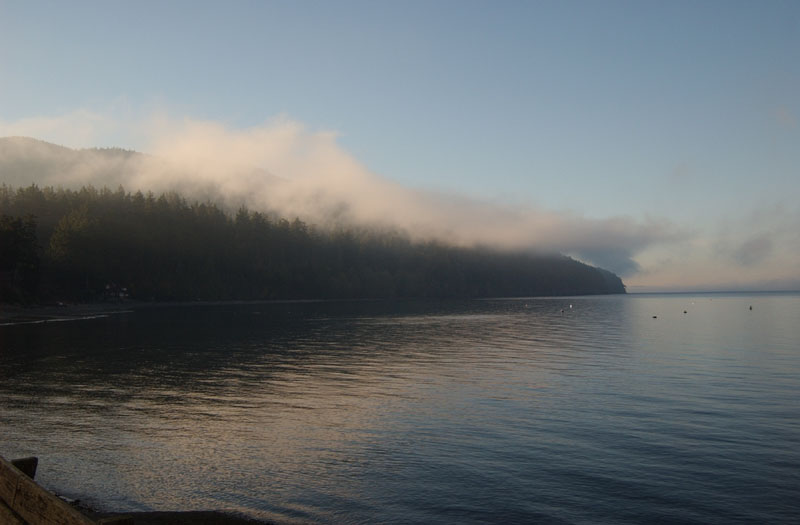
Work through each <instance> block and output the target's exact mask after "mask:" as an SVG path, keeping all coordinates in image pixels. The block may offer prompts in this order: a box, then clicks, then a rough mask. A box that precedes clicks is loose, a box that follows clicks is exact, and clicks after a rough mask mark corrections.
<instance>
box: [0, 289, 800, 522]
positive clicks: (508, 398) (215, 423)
mask: <svg viewBox="0 0 800 525" xmlns="http://www.w3.org/2000/svg"><path fill="white" fill-rule="evenodd" d="M750 306H752V310H751V309H750ZM684 310H685V311H686V313H685V314H684ZM653 316H656V317H655V318H654V317H653ZM0 454H1V455H3V456H5V457H7V458H11V457H21V456H26V455H36V456H39V458H40V469H39V473H38V474H37V479H38V480H39V481H40V482H41V483H42V484H44V485H45V486H47V487H49V488H51V489H53V490H55V491H56V492H59V493H61V494H65V495H68V496H71V497H80V498H82V499H83V500H85V501H87V502H89V503H91V504H93V505H95V506H98V507H101V508H105V509H108V510H123V511H131V510H189V509H228V510H234V511H238V512H241V513H244V514H247V515H249V516H253V517H260V518H268V519H272V520H275V521H279V522H301V523H305V522H322V523H485V522H494V523H499V522H509V523H511V522H516V523H532V522H533V523H598V522H602V523H650V522H676V523H678V522H680V523H732V522H750V523H776V522H797V521H799V520H800V295H798V294H741V295H728V294H713V295H652V296H648V295H630V296H608V297H573V298H557V299H556V298H552V299H518V300H483V301H465V302H442V303H434V302H408V303H388V302H360V303H359V302H351V303H339V302H330V303H276V304H243V305H216V306H215V305H198V306H190V307H187V306H182V307H177V306H175V307H154V308H146V309H137V310H135V311H132V312H129V313H121V314H115V315H111V316H108V317H102V318H97V319H87V320H81V321H73V322H57V323H55V322H54V323H43V324H29V325H11V326H8V325H7V326H0Z"/></svg>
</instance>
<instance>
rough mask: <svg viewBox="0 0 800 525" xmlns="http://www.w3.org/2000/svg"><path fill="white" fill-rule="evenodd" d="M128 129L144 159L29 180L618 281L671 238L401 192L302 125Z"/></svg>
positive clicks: (42, 122) (92, 164)
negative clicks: (505, 253) (355, 230)
mask: <svg viewBox="0 0 800 525" xmlns="http://www.w3.org/2000/svg"><path fill="white" fill-rule="evenodd" d="M70 123H74V126H72V125H70ZM128 125H129V126H130V127H131V128H134V129H135V130H136V133H138V134H140V135H141V136H144V137H147V139H146V140H145V141H144V142H143V143H142V145H141V148H142V149H143V150H144V151H146V152H147V153H148V155H123V154H116V155H111V154H108V153H107V152H105V153H104V152H97V151H82V152H80V155H78V153H77V152H74V151H72V150H67V151H62V150H58V151H49V153H48V154H49V155H52V156H54V157H53V159H51V160H53V162H51V165H52V166H55V165H56V164H57V163H56V162H55V160H56V157H58V156H59V155H62V156H63V159H67V162H66V163H63V162H62V164H61V165H60V166H59V168H58V169H51V170H49V171H48V170H47V169H40V170H39V171H38V172H37V171H35V170H34V171H30V173H36V174H37V175H36V177H37V180H32V181H30V182H36V183H39V184H48V185H65V186H75V185H80V184H93V185H96V186H103V185H107V186H110V187H116V186H117V185H118V184H121V185H123V186H124V187H125V188H126V189H128V190H133V191H135V190H137V189H141V190H145V191H147V190H151V191H154V192H160V191H168V190H176V191H180V192H181V193H184V194H187V195H188V196H192V197H196V198H216V199H221V200H223V201H224V202H226V203H227V204H228V205H230V206H232V207H233V206H239V205H241V204H245V205H247V206H248V207H250V208H251V209H256V210H270V211H275V212H277V213H279V214H280V215H283V216H287V217H295V216H297V217H300V218H302V219H304V220H306V221H308V222H312V223H315V224H318V225H321V226H323V227H324V226H331V225H341V224H344V225H358V226H361V227H370V228H383V229H393V230H400V231H403V232H405V233H407V234H408V235H409V236H411V237H412V238H413V239H415V240H418V241H426V240H432V239H437V240H441V241H444V242H448V243H451V244H455V245H461V246H476V245H480V246H487V247H493V248H497V249H515V250H529V251H537V252H559V253H565V254H568V255H572V256H575V257H577V258H579V259H581V260H584V261H586V262H589V263H593V264H597V265H600V266H602V267H605V268H607V269H610V270H612V271H615V272H618V273H619V274H621V275H631V274H633V273H635V272H637V271H638V270H639V269H640V268H639V264H638V263H637V262H636V260H635V257H636V256H637V254H638V253H639V252H641V251H642V250H643V249H646V248H647V247H649V246H652V245H654V244H658V243H663V242H669V241H671V240H673V239H674V238H676V236H680V235H681V233H680V232H678V231H677V230H676V228H675V227H674V226H672V225H671V224H670V223H669V222H667V221H644V222H642V221H635V220H633V219H631V218H628V217H612V218H607V219H601V220H595V219H588V218H585V217H582V216H580V215H577V214H574V213H567V212H559V211H553V210H547V209H542V208H537V207H532V206H529V207H525V206H510V205H507V204H504V203H501V202H493V201H488V200H480V199H475V198H470V197H466V196H463V195H457V194H444V193H441V192H439V193H437V192H432V191H428V190H425V189H419V188H410V187H406V186H403V185H401V184H399V183H397V182H394V181H391V180H388V179H385V178H382V177H380V176H378V175H376V174H375V173H373V172H371V171H370V170H369V169H368V168H367V167H366V166H364V165H363V164H361V163H360V162H359V161H358V160H357V159H355V158H354V157H353V156H352V155H350V154H349V153H348V152H346V151H345V150H343V149H342V148H341V147H340V146H339V144H338V142H337V135H336V133H334V132H331V131H325V130H322V131H320V130H311V129H309V128H308V127H306V126H304V125H303V124H301V123H299V122H296V121H294V120H291V119H289V118H287V117H278V118H275V119H273V120H271V121H268V122H266V123H265V124H263V125H260V126H254V127H250V128H246V129H232V128H230V127H228V126H225V125H223V124H221V123H218V122H209V121H199V120H192V119H173V118H169V117H168V116H164V115H155V116H150V117H148V118H146V119H142V120H138V121H136V122H132V123H128ZM121 126H122V124H121V123H119V122H115V121H114V119H113V118H107V117H103V116H102V115H98V114H94V113H91V112H88V111H78V112H73V113H70V114H68V115H65V116H63V117H60V118H51V119H45V118H40V119H27V120H25V121H19V122H14V123H2V122H0V133H4V134H15V135H20V134H29V135H34V136H38V137H43V138H46V139H48V140H54V141H57V140H58V137H60V136H61V135H59V134H61V133H65V132H67V131H69V130H73V129H77V130H79V133H78V134H77V135H73V141H72V142H68V144H70V145H74V144H76V142H79V143H80V145H85V141H87V140H92V139H96V138H97V137H98V135H100V134H103V133H119V132H120V129H119V128H120V127H121ZM70 132H71V131H70ZM75 137H78V138H75ZM61 142H62V143H63V137H62V141H61ZM45 149H46V148H45ZM7 182H8V181H7ZM11 182H12V183H15V184H20V182H21V181H11Z"/></svg>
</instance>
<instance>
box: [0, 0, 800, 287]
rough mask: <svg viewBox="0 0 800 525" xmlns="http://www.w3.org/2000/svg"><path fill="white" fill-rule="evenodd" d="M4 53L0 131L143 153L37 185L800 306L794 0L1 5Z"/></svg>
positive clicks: (799, 42) (799, 50) (799, 72)
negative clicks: (263, 215) (550, 262)
mask: <svg viewBox="0 0 800 525" xmlns="http://www.w3.org/2000/svg"><path fill="white" fill-rule="evenodd" d="M156 13H157V14H156ZM0 50H2V51H0V137H2V136H29V137H35V138H37V139H42V140H46V141H49V142H53V143H56V144H62V145H65V146H68V147H71V148H90V147H95V146H99V147H108V146H114V147H122V148H127V149H135V150H138V151H142V152H144V153H147V154H149V156H147V157H144V158H146V159H147V161H145V162H139V161H137V162H139V163H138V164H137V165H136V166H126V167H125V169H122V170H117V171H113V170H109V169H105V167H104V166H98V165H95V166H93V167H87V166H75V167H74V169H72V170H70V171H69V172H65V173H59V174H57V175H53V176H52V177H51V179H50V180H41V181H37V182H38V183H39V184H56V185H58V184H64V185H71V184H81V183H91V184H94V185H96V186H102V185H104V184H106V185H109V186H114V187H115V186H116V184H120V183H121V184H123V185H124V186H125V187H126V189H129V190H135V189H139V188H141V189H152V190H153V191H159V190H162V189H179V190H182V191H196V192H203V191H213V192H215V193H216V194H219V195H222V196H224V197H225V198H226V199H229V200H231V201H236V200H240V201H242V202H246V203H247V204H248V205H249V206H251V207H254V208H263V207H269V208H271V209H276V210H278V211H280V212H282V213H285V214H287V215H299V216H301V217H302V218H304V219H308V220H312V221H317V222H324V221H325V220H329V219H330V217H332V216H336V217H339V218H342V217H345V218H346V219H347V220H348V221H350V222H354V223H357V224H365V225H378V226H387V227H399V228H402V229H404V230H405V231H408V232H409V233H410V234H412V235H413V236H415V237H418V238H443V239H446V240H448V241H450V242H454V243H457V244H475V243H479V244H491V245H495V246H498V247H512V248H523V249H534V250H547V251H551V250H555V251H560V252H562V253H566V254H568V255H572V256H575V257H577V258H579V259H581V260H584V261H586V262H590V263H592V264H596V265H599V266H602V267H605V268H607V269H610V270H612V271H615V272H617V273H618V274H619V275H621V276H622V277H623V278H624V280H625V282H626V284H627V285H628V289H629V291H647V290H724V289H731V290H749V289H800V265H798V264H797V261H798V260H800V204H798V201H797V195H800V126H798V116H800V5H799V4H797V3H796V2H777V1H776V2H770V3H766V4H758V5H756V4H754V3H744V2H741V3H740V2H706V3H703V4H699V5H697V4H692V3H688V2H687V3H684V2H675V3H669V4H663V3H655V2H653V3H650V2H643V3H632V2H612V1H609V2H601V3H589V2H561V3H544V2H542V3H516V2H509V3H505V4H493V5H489V4H482V3H472V2H436V3H425V2H404V3H396V4H389V3H380V4H375V3H362V2H345V3H337V4H335V5H333V4H330V5H329V4H326V3H322V2H320V3H312V4H303V5H300V4H292V3H275V2H260V3H249V2H237V3H233V4H230V5H228V4H225V5H223V4H215V3H183V2H171V3H169V4H166V5H162V4H158V3H148V2H145V3H143V4H136V5H124V4H109V5H99V4H95V3H88V2H86V3H83V2H78V3H73V4H69V5H61V4H59V3H50V2H25V3H22V2H5V1H2V0H0ZM0 161H2V159H0ZM118 167H119V166H118ZM0 182H6V183H9V182H12V183H19V182H20V181H9V180H5V179H4V174H3V173H0Z"/></svg>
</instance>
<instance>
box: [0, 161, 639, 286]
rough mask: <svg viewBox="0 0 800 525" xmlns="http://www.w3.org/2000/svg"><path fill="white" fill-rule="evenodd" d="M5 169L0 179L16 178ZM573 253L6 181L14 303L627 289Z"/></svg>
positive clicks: (0, 252)
mask: <svg viewBox="0 0 800 525" xmlns="http://www.w3.org/2000/svg"><path fill="white" fill-rule="evenodd" d="M5 180H6V179H5V174H4V172H2V171H0V181H5ZM624 292H625V288H624V285H623V284H622V281H621V280H620V279H619V277H617V276H616V275H614V274H612V273H610V272H607V271H605V270H602V269H599V268H594V267H592V266H589V265H586V264H583V263H581V262H578V261H576V260H574V259H571V258H569V257H565V256H562V255H542V254H531V253H522V252H500V251H495V250H489V249H484V248H459V247H452V246H447V245H445V244H443V243H441V242H424V243H419V242H412V241H411V240H410V239H409V238H408V237H407V236H405V235H403V234H401V233H398V232H390V231H370V230H366V229H358V228H347V229H344V228H337V229H321V228H317V227H315V226H314V225H310V224H306V223H304V222H303V221H301V220H299V219H294V220H289V219H288V218H282V217H278V216H276V215H274V214H266V213H261V212H254V211H250V210H247V209H246V208H241V209H239V210H238V212H237V213H234V214H229V213H226V212H225V211H224V209H223V208H222V207H220V206H218V205H217V204H215V203H212V202H196V201H195V202H190V201H188V200H187V199H186V198H184V197H183V196H181V195H179V194H177V193H166V194H161V195H158V196H156V195H154V194H152V193H148V194H143V193H141V192H136V193H130V192H126V191H125V190H123V189H122V188H118V189H117V190H110V189H107V188H103V189H100V190H98V189H95V188H93V187H91V186H87V187H82V188H80V189H74V190H73V189H63V188H58V189H56V188H53V187H43V188H40V187H38V186H36V185H32V186H27V187H23V188H14V187H12V186H9V185H7V184H5V183H3V184H2V185H0V300H4V301H36V300H44V299H71V300H88V301H96V300H104V299H106V300H108V299H113V298H115V297H118V296H119V293H124V294H127V296H129V297H131V298H135V299H142V300H219V299H288V298H292V299H305V298H307V299H311V298H393V297H486V296H534V295H540V296H541V295H576V294H603V293H624Z"/></svg>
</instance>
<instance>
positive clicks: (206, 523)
mask: <svg viewBox="0 0 800 525" xmlns="http://www.w3.org/2000/svg"><path fill="white" fill-rule="evenodd" d="M85 514H86V515H87V516H89V517H90V518H91V519H93V520H101V519H104V518H123V517H125V518H131V519H132V520H133V525H270V524H271V522H268V521H261V520H256V519H253V518H247V517H244V516H240V515H238V514H235V513H232V512H223V511H218V510H189V511H137V512H86V513H85Z"/></svg>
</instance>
